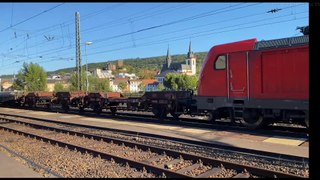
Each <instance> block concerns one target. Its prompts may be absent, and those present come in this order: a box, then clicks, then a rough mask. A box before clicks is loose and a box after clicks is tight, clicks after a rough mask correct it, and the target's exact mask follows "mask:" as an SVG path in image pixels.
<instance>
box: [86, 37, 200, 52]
mask: <svg viewBox="0 0 320 180" xmlns="http://www.w3.org/2000/svg"><path fill="white" fill-rule="evenodd" d="M186 36H187V35H186ZM189 36H190V35H189ZM194 36H196V35H194ZM201 36H203V35H201ZM179 38H182V37H178V39H179ZM187 38H190V37H187ZM136 40H139V39H136ZM158 42H160V43H161V42H162V41H158ZM113 44H114V43H113ZM154 44H157V43H154ZM143 45H146V43H144V44H143ZM137 47H140V45H139V46H137ZM120 48H121V47H120ZM117 49H119V48H117ZM124 49H125V48H124ZM107 52H110V51H107ZM89 55H91V54H89Z"/></svg>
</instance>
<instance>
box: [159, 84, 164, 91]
mask: <svg viewBox="0 0 320 180" xmlns="http://www.w3.org/2000/svg"><path fill="white" fill-rule="evenodd" d="M165 88H166V87H164V85H163V84H162V83H160V84H159V85H158V91H163V90H165Z"/></svg>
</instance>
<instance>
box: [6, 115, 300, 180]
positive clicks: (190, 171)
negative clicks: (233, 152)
mask: <svg viewBox="0 0 320 180" xmlns="http://www.w3.org/2000/svg"><path fill="white" fill-rule="evenodd" d="M1 119H2V120H1V121H2V123H1V125H0V127H1V129H4V130H7V131H10V132H14V133H18V134H21V135H24V136H28V137H32V138H36V139H39V140H42V141H45V142H49V143H51V144H55V145H59V146H61V147H68V148H69V149H71V150H74V149H75V148H76V149H77V151H80V152H88V153H91V154H93V155H94V156H100V157H101V158H104V159H109V160H110V159H112V160H113V161H115V162H117V163H120V164H128V165H129V166H131V167H134V168H137V169H145V170H146V171H149V172H152V173H155V174H157V175H159V176H165V177H303V176H299V175H294V174H288V173H283V172H278V171H272V170H267V169H262V168H258V167H253V166H247V165H243V164H237V163H232V162H227V161H223V160H218V159H212V158H208V157H203V156H199V155H191V154H188V153H183V152H178V151H174V150H169V149H164V148H159V147H156V146H151V145H145V144H141V143H136V142H132V141H128V140H121V139H118V138H111V137H106V136H101V135H95V134H91V133H86V132H84V131H79V130H78V131H76V130H70V129H68V128H61V127H55V126H53V125H48V124H46V125H45V124H43V122H42V123H39V122H34V120H33V121H32V120H30V119H29V120H28V119H27V118H26V119H21V118H20V119H17V118H16V117H14V116H11V117H2V118H1ZM46 123H47V122H46ZM77 142H78V143H77Z"/></svg>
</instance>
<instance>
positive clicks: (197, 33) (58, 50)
mask: <svg viewBox="0 0 320 180" xmlns="http://www.w3.org/2000/svg"><path fill="white" fill-rule="evenodd" d="M301 13H304V12H301ZM298 14H300V13H298ZM289 15H290V14H289ZM286 16H288V15H283V16H278V17H273V18H281V17H286ZM273 18H266V19H260V20H258V21H254V22H249V23H245V24H250V23H255V22H260V21H265V20H268V19H273ZM234 19H237V18H234ZM238 25H239V26H240V25H244V24H243V23H242V24H238ZM229 27H233V25H232V26H225V27H222V28H223V29H225V28H229ZM218 29H219V28H218ZM213 30H215V29H213ZM213 30H209V31H213ZM173 32H174V31H173ZM204 32H208V31H204ZM169 33H172V32H169ZM169 33H163V34H169ZM198 33H203V32H197V33H193V34H189V35H186V36H190V35H194V34H198ZM141 39H147V38H141ZM167 39H172V37H171V38H167ZM137 40H140V39H137ZM115 44H116V43H113V45H115ZM117 44H121V42H120V43H117ZM56 49H57V50H58V51H54V52H59V48H56ZM94 49H95V48H94ZM65 50H68V49H65ZM62 51H64V50H62ZM45 52H47V51H45ZM49 52H50V51H49ZM54 52H53V53H54ZM48 54H50V53H48Z"/></svg>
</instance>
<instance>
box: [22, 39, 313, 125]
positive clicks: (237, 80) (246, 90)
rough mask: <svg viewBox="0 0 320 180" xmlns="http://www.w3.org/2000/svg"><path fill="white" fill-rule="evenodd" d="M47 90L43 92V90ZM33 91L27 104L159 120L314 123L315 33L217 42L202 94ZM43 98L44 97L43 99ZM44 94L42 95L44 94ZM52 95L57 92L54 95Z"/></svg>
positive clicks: (206, 67)
mask: <svg viewBox="0 0 320 180" xmlns="http://www.w3.org/2000/svg"><path fill="white" fill-rule="evenodd" d="M40 94H41V93H40ZM40 94H39V93H31V94H30V93H29V95H27V96H25V100H24V101H21V102H23V104H28V105H29V106H30V107H34V105H36V104H41V105H47V106H48V107H50V103H51V104H52V103H53V104H61V105H62V108H63V109H65V110H68V109H69V106H71V107H77V108H79V110H80V111H82V110H83V109H84V108H91V109H94V110H95V111H96V112H97V113H100V112H101V111H102V109H110V111H111V112H112V113H113V114H115V113H116V111H117V110H130V111H150V112H153V113H154V115H155V116H156V117H158V118H164V117H166V116H167V114H169V113H170V114H171V115H172V116H173V117H174V118H178V117H179V116H180V115H181V114H187V115H191V116H193V115H202V116H203V115H206V116H208V117H209V119H210V120H211V121H215V120H216V119H220V118H229V119H230V120H231V122H236V121H238V122H240V123H242V124H243V125H244V126H246V127H248V128H259V127H261V126H262V125H265V124H268V123H271V122H279V121H284V122H298V123H300V124H302V123H303V124H305V125H306V126H307V127H308V126H309V35H304V36H299V37H290V38H282V39H275V40H268V41H259V42H258V41H257V40H256V39H250V40H245V41H240V42H233V43H228V44H222V45H217V46H214V47H212V48H211V49H210V51H209V52H208V54H207V56H206V58H205V61H204V64H203V67H202V70H201V73H200V77H199V84H198V92H197V95H194V94H193V92H192V91H162V92H146V93H145V94H144V95H143V96H141V97H135V98H125V97H123V96H122V95H121V94H120V93H83V92H80V93H70V92H63V93H59V92H58V93H55V94H54V95H53V97H52V98H51V99H50V97H49V95H48V94H46V93H42V94H41V95H40ZM37 96H39V97H37ZM40 96H41V97H40ZM50 96H51V95H50Z"/></svg>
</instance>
